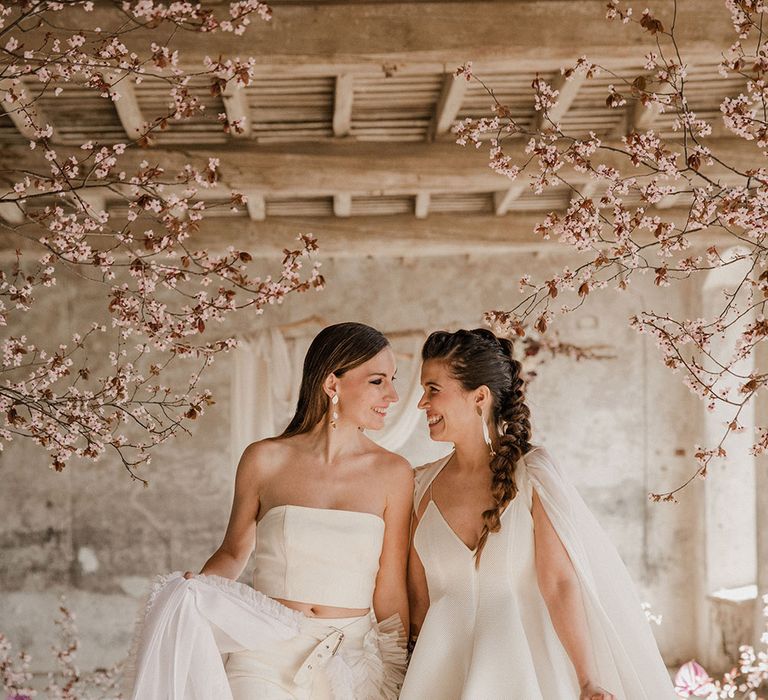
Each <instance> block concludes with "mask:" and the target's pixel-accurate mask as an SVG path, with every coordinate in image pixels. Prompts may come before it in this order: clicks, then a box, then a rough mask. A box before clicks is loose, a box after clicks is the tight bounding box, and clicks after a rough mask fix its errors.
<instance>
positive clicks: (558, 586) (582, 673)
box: [531, 491, 614, 700]
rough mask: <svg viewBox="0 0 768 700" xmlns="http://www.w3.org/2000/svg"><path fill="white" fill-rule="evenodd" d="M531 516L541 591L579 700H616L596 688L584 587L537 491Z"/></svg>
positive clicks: (534, 495) (537, 575) (595, 671)
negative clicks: (580, 699)
mask: <svg viewBox="0 0 768 700" xmlns="http://www.w3.org/2000/svg"><path fill="white" fill-rule="evenodd" d="M531 514H532V515H533V533H534V542H535V548H536V577H537V579H538V582H539V589H540V590H541V595H542V597H543V598H544V601H545V603H546V604H547V609H548V610H549V616H550V617H551V618H552V624H553V626H554V628H555V632H557V636H558V637H559V638H560V641H561V643H562V645H563V647H564V648H565V651H566V653H567V654H568V657H569V658H570V659H571V663H572V664H573V667H574V670H575V671H576V677H577V678H578V681H579V688H580V689H581V691H580V695H579V697H580V698H583V699H585V700H593V699H594V700H614V696H613V695H612V694H611V693H609V692H607V691H605V690H603V689H602V688H600V687H599V686H597V685H596V678H597V669H596V667H595V660H594V657H593V654H592V643H591V641H590V638H589V628H588V626H587V616H586V612H585V610H584V602H583V601H582V597H581V584H580V583H579V579H578V576H577V574H576V571H575V570H574V568H573V564H572V562H571V559H570V557H569V556H568V552H567V551H566V549H565V547H564V546H563V543H562V542H561V541H560V538H559V537H558V535H557V532H556V531H555V528H554V527H553V525H552V522H551V521H550V519H549V516H548V515H547V513H546V511H545V510H544V506H543V505H542V503H541V500H540V499H539V496H538V494H537V493H536V491H534V492H533V504H532V507H531Z"/></svg>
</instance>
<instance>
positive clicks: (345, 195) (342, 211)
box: [333, 192, 352, 218]
mask: <svg viewBox="0 0 768 700" xmlns="http://www.w3.org/2000/svg"><path fill="white" fill-rule="evenodd" d="M333 213H334V215H335V216H340V217H342V218H346V217H348V216H350V215H351V214H352V195H351V194H349V192H340V193H339V194H335V195H333Z"/></svg>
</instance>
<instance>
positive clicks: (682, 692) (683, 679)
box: [675, 661, 716, 698]
mask: <svg viewBox="0 0 768 700" xmlns="http://www.w3.org/2000/svg"><path fill="white" fill-rule="evenodd" d="M715 690H716V688H715V685H714V683H712V679H711V678H710V677H709V674H708V673H707V672H706V671H705V670H704V669H703V668H702V667H701V666H700V665H699V664H697V663H696V662H695V661H689V662H688V663H686V664H683V665H682V666H681V667H680V670H679V671H678V672H677V674H676V675H675V692H676V693H677V694H678V696H679V697H681V698H690V697H696V698H706V697H708V696H709V695H710V694H711V693H712V692H714V691H715Z"/></svg>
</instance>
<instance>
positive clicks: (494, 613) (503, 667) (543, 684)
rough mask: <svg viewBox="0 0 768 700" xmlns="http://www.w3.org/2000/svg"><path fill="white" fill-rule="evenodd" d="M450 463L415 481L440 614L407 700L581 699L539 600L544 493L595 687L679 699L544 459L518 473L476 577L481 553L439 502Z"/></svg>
mask: <svg viewBox="0 0 768 700" xmlns="http://www.w3.org/2000/svg"><path fill="white" fill-rule="evenodd" d="M449 458H450V455H449V456H448V457H446V458H444V459H441V460H439V461H437V462H434V463H432V464H429V465H426V466H425V467H423V468H421V469H419V470H417V476H416V491H415V499H414V502H415V507H416V508H418V507H419V504H420V503H421V500H422V498H423V497H426V498H428V499H430V500H429V503H428V504H427V506H426V509H425V510H424V512H423V515H422V517H421V520H420V522H419V525H418V527H417V529H416V532H415V534H414V546H415V547H416V551H417V553H418V555H419V557H420V559H421V562H422V564H423V565H424V569H425V571H426V577H427V584H428V588H429V598H430V606H429V611H428V613H427V616H426V619H425V620H424V624H423V625H422V628H421V632H420V634H419V640H418V643H417V644H416V648H415V650H414V653H413V656H412V657H411V661H410V664H409V667H408V672H407V674H406V677H405V682H404V684H403V688H402V691H401V694H400V700H424V699H425V698H429V700H459V699H460V700H577V699H578V697H579V687H578V683H577V681H576V675H575V673H574V671H573V667H572V665H571V662H570V660H569V658H568V656H567V654H566V652H565V650H564V648H563V646H562V644H561V643H560V640H559V638H558V636H557V634H556V632H555V630H554V627H553V625H552V621H551V619H550V616H549V612H548V610H547V607H546V604H545V602H544V599H543V598H542V596H541V593H540V591H539V587H538V583H537V579H536V569H535V565H534V555H535V550H534V537H533V519H532V516H531V502H532V495H533V490H534V489H535V490H536V492H537V494H538V495H539V498H540V499H541V502H542V504H543V506H544V508H545V510H546V512H547V515H548V516H549V518H550V520H551V521H552V524H553V526H554V528H555V530H556V531H557V533H558V535H559V537H560V539H561V540H562V542H563V544H564V545H565V548H566V550H567V551H568V554H569V556H570V558H571V561H572V562H573V565H574V568H575V570H576V572H577V574H578V576H579V580H580V583H581V587H582V592H583V600H584V606H585V609H586V613H587V620H588V626H589V633H590V638H591V644H592V650H593V654H594V658H595V659H596V663H597V674H598V675H597V679H596V680H597V682H598V683H599V684H600V685H601V686H602V687H604V688H605V689H606V690H609V691H611V692H612V693H614V694H615V695H616V697H617V698H618V699H619V700H671V699H672V698H675V697H676V696H675V693H674V690H673V687H672V683H671V681H670V678H669V675H668V673H667V670H666V668H665V666H664V663H663V662H662V659H661V656H660V654H659V651H658V648H657V646H656V642H655V640H654V638H653V635H652V633H651V630H650V626H649V623H648V621H647V619H646V616H645V613H644V611H643V610H642V608H641V604H640V601H639V600H638V598H637V596H636V594H635V592H634V586H633V584H632V581H631V579H630V577H629V574H628V572H627V570H626V568H625V567H624V564H623V563H622V561H621V559H620V558H619V555H618V553H617V552H616V550H615V548H614V547H613V545H612V544H611V543H610V541H609V540H608V538H607V536H606V535H605V533H604V532H603V530H602V529H601V528H600V526H599V525H598V523H597V521H596V520H595V519H594V517H593V516H592V514H591V513H590V511H589V510H588V508H587V506H586V505H585V504H584V502H583V501H582V499H581V498H580V496H579V495H578V493H577V492H576V490H575V488H574V487H573V486H572V485H571V484H570V483H569V482H568V480H567V479H566V477H565V475H564V474H563V473H562V472H561V470H560V469H559V468H558V467H557V466H556V465H555V464H554V462H553V461H552V459H551V458H550V456H549V454H548V453H547V452H546V450H544V449H542V448H535V449H534V450H532V451H530V452H529V453H528V454H527V455H526V456H525V457H524V458H522V459H521V460H520V462H519V463H518V465H517V469H516V471H515V481H516V484H517V488H518V493H517V495H516V496H515V498H514V499H513V500H512V501H511V502H510V504H509V505H508V506H507V508H506V510H505V511H504V513H503V514H502V516H501V530H500V531H499V532H497V533H491V534H490V535H489V536H488V539H487V541H486V545H485V548H484V550H483V553H482V556H481V558H480V565H479V568H476V567H475V558H474V552H473V550H470V549H469V548H468V547H467V546H466V545H465V544H464V542H462V540H461V539H460V538H459V537H458V536H457V535H456V533H455V532H454V531H453V530H452V529H451V527H450V526H449V525H448V523H447V522H446V520H445V519H444V518H443V516H442V514H441V513H440V510H439V508H438V507H437V505H436V503H435V502H434V501H432V500H431V489H430V485H431V483H432V481H433V480H434V479H435V477H436V476H437V475H438V474H439V473H440V470H441V469H442V468H443V467H444V466H445V464H446V463H447V462H448V459H449Z"/></svg>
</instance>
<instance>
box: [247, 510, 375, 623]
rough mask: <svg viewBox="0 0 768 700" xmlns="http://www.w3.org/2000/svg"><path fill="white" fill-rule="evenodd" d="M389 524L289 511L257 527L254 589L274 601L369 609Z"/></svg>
mask: <svg viewBox="0 0 768 700" xmlns="http://www.w3.org/2000/svg"><path fill="white" fill-rule="evenodd" d="M383 542H384V521H383V520H382V519H381V518H380V517H379V516H378V515H374V514H373V513H358V512H355V511H350V510H334V509H330V508H309V507H306V506H294V505H284V506H276V507H275V508H270V509H269V510H268V511H267V513H266V515H265V516H264V517H263V518H262V519H261V521H259V524H258V525H257V527H256V549H255V551H254V554H253V558H254V564H255V569H254V574H253V587H254V588H255V589H256V590H257V591H261V592H262V593H264V594H265V595H268V596H270V597H271V598H282V599H283V600H292V601H296V602H301V603H315V604H317V605H330V606H334V607H338V608H369V607H371V601H372V599H373V589H374V585H375V583H376V574H377V572H378V570H379V557H380V556H381V546H382V543H383Z"/></svg>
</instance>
